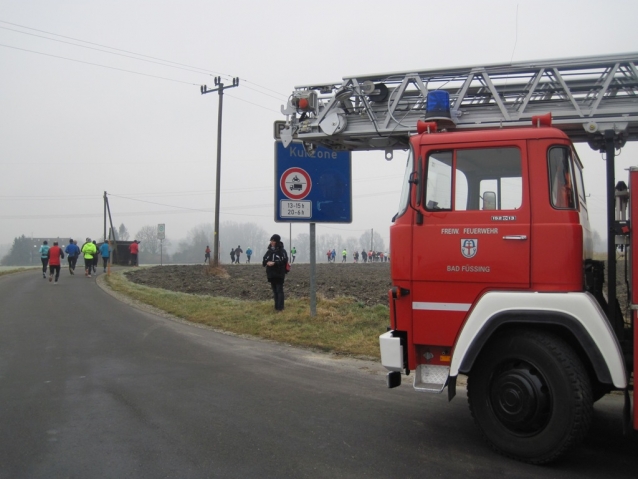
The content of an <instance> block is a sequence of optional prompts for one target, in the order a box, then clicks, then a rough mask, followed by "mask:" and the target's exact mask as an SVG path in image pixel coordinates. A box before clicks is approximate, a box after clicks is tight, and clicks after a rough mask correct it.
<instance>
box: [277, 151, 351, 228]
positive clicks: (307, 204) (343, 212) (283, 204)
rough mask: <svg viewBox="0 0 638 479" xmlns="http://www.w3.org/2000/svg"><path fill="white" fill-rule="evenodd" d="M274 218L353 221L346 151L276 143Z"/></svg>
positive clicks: (327, 221)
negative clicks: (286, 146)
mask: <svg viewBox="0 0 638 479" xmlns="http://www.w3.org/2000/svg"><path fill="white" fill-rule="evenodd" d="M275 221H276V222H286V223H290V222H297V223H351V222H352V162H351V155H350V152H349V151H333V150H328V149H327V148H323V147H319V148H317V149H316V150H315V151H314V152H312V153H307V152H306V150H305V149H304V147H303V144H302V143H299V142H292V143H291V144H290V145H289V146H288V148H284V146H283V144H282V143H281V141H276V142H275Z"/></svg>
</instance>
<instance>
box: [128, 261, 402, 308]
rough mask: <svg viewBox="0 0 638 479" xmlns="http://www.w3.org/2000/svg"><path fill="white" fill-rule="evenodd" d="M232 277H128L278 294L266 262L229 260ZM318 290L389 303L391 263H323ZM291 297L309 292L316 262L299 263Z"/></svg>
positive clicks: (208, 289)
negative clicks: (269, 278)
mask: <svg viewBox="0 0 638 479" xmlns="http://www.w3.org/2000/svg"><path fill="white" fill-rule="evenodd" d="M224 269H225V270H226V272H227V273H228V276H227V277H223V276H218V275H213V274H211V273H210V270H209V269H208V267H207V266H203V265H182V266H155V267H152V268H142V269H135V270H134V271H128V272H127V273H125V274H126V276H127V278H128V279H129V280H130V281H132V282H134V283H138V284H143V285H145V286H150V287H153V288H162V289H167V290H170V291H177V292H180V293H190V294H205V295H210V296H224V297H228V298H236V299H246V300H251V301H265V300H269V299H272V291H271V289H270V285H269V283H268V282H267V281H266V271H265V269H264V268H263V267H262V266H261V264H250V265H248V264H238V265H226V266H224ZM316 278H317V293H318V294H320V295H322V296H324V297H326V298H334V297H336V296H349V297H352V298H355V299H356V300H357V301H359V302H361V303H363V304H366V305H368V306H373V305H377V304H382V305H386V306H387V304H388V290H389V289H390V287H391V280H390V263H367V264H353V263H350V264H340V263H336V264H325V263H324V264H318V265H317V273H316ZM284 289H285V292H286V297H287V298H303V297H308V295H309V290H310V265H309V264H300V263H297V264H293V265H292V269H291V271H290V273H288V275H287V276H286V282H285V286H284Z"/></svg>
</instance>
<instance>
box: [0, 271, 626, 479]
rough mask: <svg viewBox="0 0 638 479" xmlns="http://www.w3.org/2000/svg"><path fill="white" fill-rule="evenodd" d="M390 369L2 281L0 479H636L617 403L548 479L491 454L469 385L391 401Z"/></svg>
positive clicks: (90, 284)
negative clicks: (475, 418) (473, 412)
mask: <svg viewBox="0 0 638 479" xmlns="http://www.w3.org/2000/svg"><path fill="white" fill-rule="evenodd" d="M381 369H382V368H380V366H379V365H378V364H377V363H371V362H365V361H354V360H335V359H333V358H330V357H329V356H325V355H322V354H315V353H311V352H308V351H302V350H298V349H294V348H290V347H288V346H285V345H279V344H275V343H270V342H265V341H256V340H250V339H243V338H238V337H235V336H230V335H225V334H220V333H216V332H214V331H211V330H208V329H203V328H199V327H194V326H191V325H188V324H183V323H181V322H178V321H173V320H170V319H167V318H163V317H160V316H156V315H153V314H150V313H147V312H143V311H140V310H138V309H135V308H132V307H131V306H129V305H127V304H125V303H122V302H120V301H118V300H117V299H115V298H113V297H112V296H110V295H109V294H107V293H106V292H105V291H103V290H102V289H101V288H100V287H99V286H98V285H97V283H96V278H95V277H93V278H91V279H88V278H85V277H84V276H83V275H76V276H73V277H71V276H68V274H67V273H66V272H64V273H63V276H62V277H61V280H60V284H58V285H53V284H50V283H49V282H48V281H45V280H43V279H42V277H41V276H40V273H38V272H37V271H29V272H26V273H20V274H15V275H9V276H5V277H0V427H1V428H2V429H1V431H2V434H1V435H0V478H11V479H14V478H59V477H60V478H61V477H64V478H164V477H166V478H208V477H221V478H253V477H254V478H305V477H309V478H341V477H344V478H361V477H370V478H412V477H414V478H417V477H419V478H422V477H427V478H436V477H444V478H457V477H458V478H461V477H462V478H475V477H496V476H502V477H508V478H511V477H516V478H537V477H543V478H550V477H551V478H554V477H556V478H579V479H582V478H584V477H586V478H594V477H600V478H609V477H614V478H635V477H638V442H637V441H636V440H635V439H634V440H628V439H626V438H624V437H622V427H621V420H620V416H621V409H622V398H621V397H620V396H608V397H606V398H604V399H603V400H601V401H600V402H598V403H597V404H596V407H595V417H594V424H593V427H592V430H591V432H590V434H589V436H588V437H587V439H586V441H585V443H584V444H583V445H581V446H580V447H579V448H578V449H576V450H575V451H573V452H572V453H571V454H570V455H568V456H567V457H566V458H564V459H563V460H561V461H560V462H558V463H556V464H554V465H551V466H546V467H538V466H531V465H527V464H522V463H518V462H516V461H512V460H509V459H507V458H503V457H501V456H498V455H496V454H494V453H492V452H491V451H490V450H489V449H488V448H487V447H486V446H485V445H484V444H483V443H482V441H481V439H480V436H479V433H478V431H477V430H476V428H475V426H474V424H473V423H472V420H471V417H470V414H469V411H468V408H467V401H466V398H465V391H464V390H463V389H462V388H461V389H460V390H459V391H458V395H457V397H456V399H454V400H453V401H452V402H451V403H448V401H447V395H446V394H443V395H424V394H417V393H416V392H414V391H413V390H412V387H411V385H410V384H408V383H409V381H408V382H406V384H404V385H403V386H401V387H400V388H397V389H393V390H388V389H386V388H385V379H384V376H383V374H382V373H381Z"/></svg>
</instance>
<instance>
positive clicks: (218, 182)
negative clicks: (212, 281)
mask: <svg viewBox="0 0 638 479" xmlns="http://www.w3.org/2000/svg"><path fill="white" fill-rule="evenodd" d="M215 86H217V88H214V89H210V90H209V89H208V87H207V86H206V85H202V86H201V87H200V91H201V93H202V95H204V94H206V93H210V92H213V91H216V92H217V94H218V96H219V107H218V111H217V177H216V178H215V232H214V238H213V266H215V267H217V266H219V200H220V186H221V167H222V109H223V103H224V89H226V88H234V87H236V86H239V78H233V84H232V85H227V86H224V84H223V83H222V82H221V77H215Z"/></svg>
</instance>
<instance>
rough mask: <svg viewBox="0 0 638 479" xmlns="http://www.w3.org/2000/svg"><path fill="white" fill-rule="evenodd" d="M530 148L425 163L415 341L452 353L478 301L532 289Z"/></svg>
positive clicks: (457, 153) (416, 237)
mask: <svg viewBox="0 0 638 479" xmlns="http://www.w3.org/2000/svg"><path fill="white" fill-rule="evenodd" d="M524 151H525V150H524V148H523V145H521V146H520V147H515V146H508V147H503V148H476V149H462V150H461V149H459V150H444V151H436V152H431V153H430V154H428V155H424V158H425V165H424V171H425V172H426V175H427V176H426V181H425V182H424V187H423V190H422V194H423V197H422V198H423V201H422V202H421V203H422V214H423V222H422V224H415V225H414V228H413V241H412V245H413V256H412V258H413V268H412V269H413V274H412V278H413V284H412V292H413V293H412V301H413V303H412V309H413V325H414V331H413V337H414V341H415V343H417V344H430V345H441V346H451V345H452V344H453V343H454V340H455V338H456V335H457V333H458V331H459V329H460V327H461V324H462V323H463V321H464V319H465V317H466V315H467V312H468V311H469V309H470V308H471V306H472V304H473V303H474V302H475V301H476V299H477V298H478V297H479V296H480V295H481V294H482V293H483V292H486V291H488V290H493V289H501V290H503V289H526V288H529V287H530V266H529V263H530V243H531V238H530V207H529V201H528V199H527V197H528V193H527V191H528V189H527V187H526V185H525V179H526V174H524V172H525V171H526V161H525V154H524Z"/></svg>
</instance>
